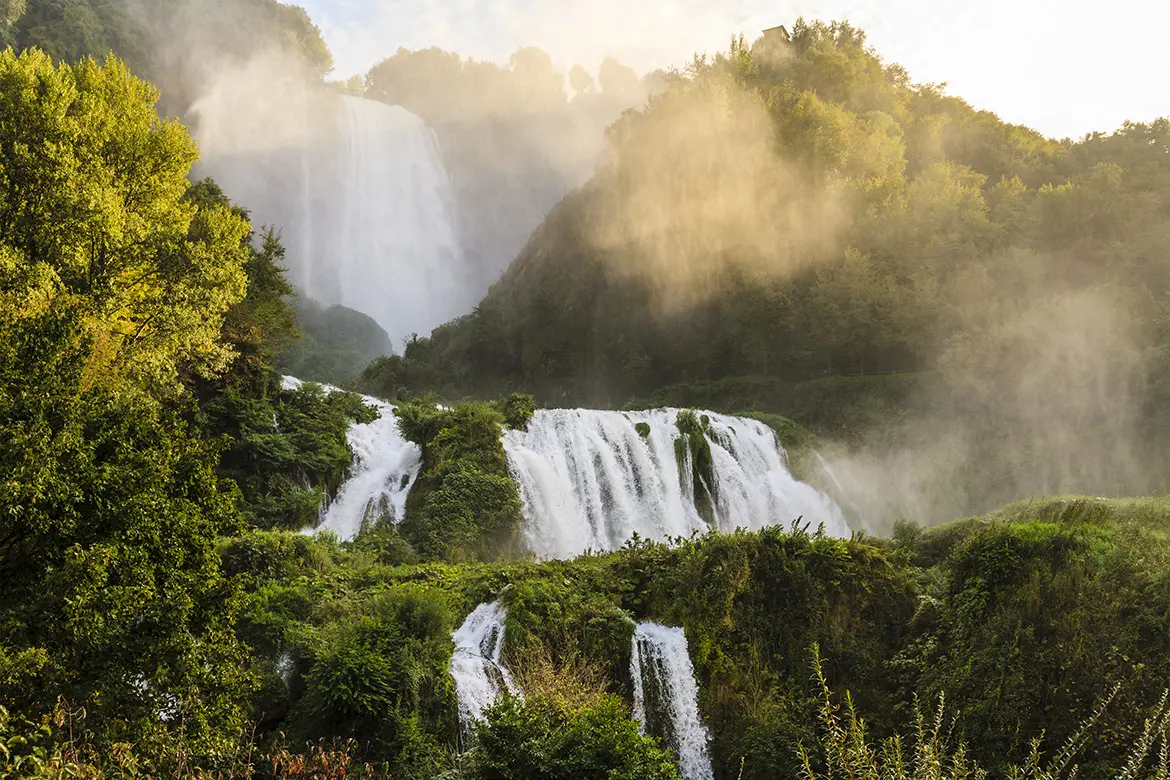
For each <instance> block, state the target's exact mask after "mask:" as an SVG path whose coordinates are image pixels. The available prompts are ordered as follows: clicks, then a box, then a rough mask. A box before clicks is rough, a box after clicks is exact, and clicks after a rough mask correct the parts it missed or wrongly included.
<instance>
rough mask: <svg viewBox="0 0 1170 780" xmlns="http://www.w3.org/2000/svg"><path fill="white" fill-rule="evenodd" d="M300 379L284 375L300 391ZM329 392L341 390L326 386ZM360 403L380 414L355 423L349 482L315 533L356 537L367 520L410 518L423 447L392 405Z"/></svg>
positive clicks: (373, 401) (350, 436)
mask: <svg viewBox="0 0 1170 780" xmlns="http://www.w3.org/2000/svg"><path fill="white" fill-rule="evenodd" d="M300 384H301V380H299V379H297V378H295V377H291V376H286V377H283V378H282V380H281V386H282V387H283V388H284V389H286V390H291V389H294V388H296V387H298V386H299V385H300ZM322 387H324V389H325V390H326V391H327V392H340V391H339V390H338V389H337V388H336V387H330V386H329V385H322ZM362 400H363V401H364V402H365V403H366V404H368V405H370V406H373V407H374V408H376V409H377V410H378V415H379V416H378V419H377V420H374V421H373V422H372V423H363V424H360V425H357V424H355V425H351V426H350V428H349V433H348V434H347V439H348V441H349V446H350V449H352V450H353V466H352V467H351V468H350V476H349V479H347V480H346V481H345V483H344V484H343V485H342V486H341V490H340V491H338V493H337V495H336V496H334V498H333V500H332V501H330V502H329V505H328V506H327V507H326V508H325V511H324V513H323V515H322V518H321V523H320V525H318V527H317V528H316V529H314V530H316V531H323V530H326V529H328V530H331V531H334V532H335V533H336V534H337V536H338V537H339V538H340V539H341V540H342V541H349V540H350V539H353V538H354V537H355V536H357V535H358V533H359V532H360V531H361V530H362V525H363V524H364V523H365V522H366V520H367V519H372V520H373V519H382V520H389V521H390V522H392V523H395V524H397V523H400V522H401V521H402V518H403V516H404V515H405V514H406V499H407V496H409V495H410V489H411V487H413V486H414V481H415V480H416V479H418V474H419V471H420V470H421V469H422V449H421V448H420V447H419V446H418V445H417V444H414V443H413V442H409V441H407V440H406V439H404V438H402V433H401V431H399V430H398V419H397V418H396V417H395V416H394V407H393V406H391V405H390V404H388V403H386V402H385V401H380V400H378V399H377V398H373V397H371V396H368V395H364V396H362Z"/></svg>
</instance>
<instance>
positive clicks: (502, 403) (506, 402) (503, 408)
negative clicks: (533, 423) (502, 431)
mask: <svg viewBox="0 0 1170 780" xmlns="http://www.w3.org/2000/svg"><path fill="white" fill-rule="evenodd" d="M492 406H493V407H494V408H495V409H496V410H497V411H498V412H499V413H500V414H502V415H503V416H504V422H506V423H507V424H508V427H509V428H513V429H515V430H518V431H526V430H528V421H529V420H531V419H532V415H533V414H535V413H536V399H535V398H533V397H532V396H530V395H522V394H520V393H512V394H511V395H510V396H508V397H507V398H503V399H500V400H499V401H496V402H495V403H494V404H492Z"/></svg>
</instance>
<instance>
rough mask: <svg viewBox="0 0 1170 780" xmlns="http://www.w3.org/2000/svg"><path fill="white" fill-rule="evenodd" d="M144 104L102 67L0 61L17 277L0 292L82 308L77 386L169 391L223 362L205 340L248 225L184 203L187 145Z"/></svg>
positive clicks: (238, 274)
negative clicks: (89, 345)
mask: <svg viewBox="0 0 1170 780" xmlns="http://www.w3.org/2000/svg"><path fill="white" fill-rule="evenodd" d="M157 97H158V93H157V92H156V91H155V89H154V88H153V87H151V86H150V85H148V84H146V83H145V82H142V81H139V80H138V79H136V78H134V77H133V76H132V75H131V74H130V72H129V70H128V69H127V68H126V66H125V65H123V64H122V63H120V62H118V61H116V60H113V59H111V60H109V61H107V62H106V64H105V65H98V64H96V63H95V62H93V61H92V60H88V61H83V62H81V63H79V64H77V65H75V66H64V65H63V66H60V67H55V66H54V65H53V64H52V62H51V61H50V60H49V58H48V57H47V56H46V55H44V54H42V53H40V52H36V51H32V52H27V53H25V54H22V55H20V56H19V57H17V56H15V55H14V54H13V53H12V52H11V51H8V52H0V126H2V127H4V128H6V129H5V130H4V135H5V138H6V139H7V142H6V143H5V144H3V145H2V146H0V204H2V207H0V238H2V240H3V244H4V246H5V248H6V251H8V252H11V253H12V254H10V255H9V257H10V258H11V259H10V260H8V263H9V264H10V265H9V267H11V268H13V269H14V270H15V269H17V268H19V269H20V272H21V273H22V274H24V278H23V279H20V278H19V277H16V276H10V277H9V282H8V284H6V286H8V285H12V284H28V283H29V282H30V281H32V280H36V282H35V283H36V285H37V286H38V287H39V288H40V289H41V290H43V291H44V294H47V295H50V296H54V297H56V296H70V297H72V299H73V300H74V301H76V302H77V303H78V304H82V303H83V304H84V307H85V310H84V312H83V316H84V318H85V321H86V330H87V332H88V335H89V338H91V339H92V341H93V350H92V356H91V359H90V363H89V365H88V366H87V383H89V384H95V383H99V382H115V383H117V382H132V383H133V384H135V385H137V386H139V387H146V388H150V389H162V388H167V387H170V388H174V386H175V385H176V383H177V380H178V378H179V376H180V375H181V374H188V373H193V374H196V375H201V376H212V375H214V374H216V373H217V372H220V371H222V370H223V369H224V368H225V367H226V366H227V365H228V364H229V362H230V360H231V358H232V353H231V351H230V349H228V348H227V347H226V346H225V345H224V344H222V343H221V342H220V340H219V335H220V329H221V326H222V323H223V320H224V315H225V313H226V312H227V311H228V309H229V308H230V307H231V306H233V305H234V304H236V303H238V302H239V301H240V300H241V299H242V298H243V296H244V292H245V285H246V281H247V279H246V276H245V271H244V266H245V263H246V253H245V250H244V247H243V243H242V242H243V239H244V237H245V236H246V235H247V233H248V230H249V228H248V224H247V222H246V221H245V220H244V219H241V218H240V217H239V216H238V215H237V214H235V213H233V212H232V211H231V210H230V209H228V208H225V207H222V206H213V207H210V208H195V207H194V206H192V205H190V204H188V203H187V202H185V201H184V199H183V195H184V193H185V192H186V190H187V188H188V182H187V173H188V172H189V170H190V168H191V164H192V163H193V162H194V160H195V155H196V151H195V145H194V142H193V141H192V140H191V138H190V137H189V136H188V135H187V132H186V130H185V129H184V128H182V127H181V126H180V125H178V124H177V123H175V122H164V121H161V120H160V119H159V118H158V116H157V114H155V112H154V103H155V100H156V99H157ZM9 289H10V290H11V289H13V288H12V287H9ZM26 290H27V292H26V294H31V293H32V289H31V288H26Z"/></svg>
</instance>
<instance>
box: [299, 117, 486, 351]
mask: <svg viewBox="0 0 1170 780" xmlns="http://www.w3.org/2000/svg"><path fill="white" fill-rule="evenodd" d="M339 136H340V137H339V142H340V143H339V148H338V149H336V152H337V156H336V157H335V163H336V170H337V173H338V174H339V179H338V180H337V181H336V182H335V184H334V186H335V187H336V197H337V198H338V200H339V203H337V204H336V205H338V206H339V207H340V210H339V212H335V213H334V214H333V215H332V220H333V224H331V225H330V224H326V225H324V226H322V225H318V224H317V222H318V220H317V218H316V216H315V215H314V217H313V219H312V220H311V221H310V223H309V226H310V227H311V228H312V230H313V241H314V245H313V246H314V248H313V253H314V256H313V266H314V271H315V276H316V277H325V278H327V279H329V281H327V282H325V283H324V284H321V283H318V282H313V283H312V286H311V287H308V288H307V289H308V292H309V295H310V296H312V297H314V298H318V299H319V300H322V301H323V302H325V303H337V304H341V305H342V306H347V307H349V308H351V309H356V310H357V311H360V312H363V313H364V314H368V315H369V316H371V317H373V318H374V319H375V320H377V322H378V324H379V325H381V326H382V327H383V328H384V329H385V330H386V332H387V334H389V336H390V338H391V341H392V342H394V343H401V339H402V338H404V337H406V336H408V335H410V334H412V333H421V334H424V335H425V334H429V333H430V331H431V329H432V328H434V327H436V326H438V325H440V324H442V323H443V322H446V321H447V320H449V319H451V318H453V317H455V316H458V315H459V314H462V313H464V312H465V311H467V310H469V309H470V308H471V306H472V304H473V303H474V301H472V300H470V297H469V296H470V295H471V290H470V284H469V274H468V271H467V269H466V268H465V267H464V264H463V256H462V251H461V249H460V246H459V239H458V236H457V234H456V229H455V219H454V197H453V195H452V192H451V185H450V182H449V180H448V178H447V173H446V171H445V170H444V168H443V161H442V157H441V155H440V152H439V148H438V144H437V142H436V140H435V136H434V133H432V132H431V130H430V129H429V128H428V127H427V126H426V124H425V123H424V122H423V121H422V120H421V119H419V118H418V117H417V116H415V115H414V114H412V113H410V112H409V111H407V110H406V109H404V108H401V107H399V106H389V105H386V104H384V103H380V102H378V101H374V100H365V99H362V98H356V97H351V96H348V95H345V96H342V97H341V98H340V122H339ZM322 227H324V230H322V229H321V228H322Z"/></svg>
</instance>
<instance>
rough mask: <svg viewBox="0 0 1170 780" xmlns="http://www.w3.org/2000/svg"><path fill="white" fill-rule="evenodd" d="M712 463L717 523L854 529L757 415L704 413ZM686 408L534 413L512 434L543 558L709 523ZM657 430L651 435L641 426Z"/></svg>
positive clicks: (532, 544)
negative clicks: (802, 475) (681, 417)
mask: <svg viewBox="0 0 1170 780" xmlns="http://www.w3.org/2000/svg"><path fill="white" fill-rule="evenodd" d="M704 416H705V417H707V418H708V419H709V425H708V427H707V438H708V440H709V442H710V448H711V458H712V465H713V469H712V471H713V473H712V477H713V481H714V484H713V485H709V486H708V487H709V488H710V490H711V493H712V496H713V499H714V500H713V502H712V512H713V514H714V520H715V524H716V527H717V528H718V529H719V530H722V531H730V530H734V529H735V528H754V529H758V528H763V527H765V526H768V525H776V524H788V523H791V522H792V521H793V520H795V519H796V518H798V517H803V518H804V519H805V520H806V521H809V522H811V523H813V524H814V525H815V524H819V523H824V525H825V530H826V532H828V533H830V534H834V535H839V536H846V535H848V533H849V529H848V526H847V525H846V523H845V520H844V518H843V516H842V514H841V511H840V509H839V508H838V507H837V506H836V504H834V503H833V501H832V499H830V498H828V497H827V496H825V495H823V494H822V493H820V492H818V491H817V490H815V489H814V488H812V487H810V486H809V485H806V484H804V483H802V482H799V481H797V480H796V479H795V478H794V477H793V476H792V474H791V473H790V472H789V471H788V468H787V466H786V465H785V457H786V456H785V454H784V451H783V450H782V449H781V448H780V446H779V444H778V442H777V440H776V435H775V433H774V432H773V431H772V429H771V428H769V427H768V426H766V425H764V424H763V423H761V422H757V421H755V420H745V419H741V418H737V417H727V416H724V415H719V414H706V415H704ZM677 417H678V410H676V409H657V410H653V411H649V412H630V413H622V412H602V411H591V410H584V409H557V410H547V411H545V410H542V411H538V412H536V414H535V415H533V417H532V419H531V420H530V421H529V423H528V430H527V431H508V432H506V433H505V434H504V449H505V451H506V453H507V456H508V464H509V469H510V470H511V473H512V475H513V477H514V478H515V479H516V481H517V483H519V485H520V494H521V498H522V499H523V502H524V514H525V529H524V534H525V537H526V541H527V544H528V546H529V549H531V550H532V551H533V552H534V553H535V554H536V555H538V556H540V557H545V558H549V557H571V556H573V555H577V554H580V553H582V552H585V551H586V550H588V549H593V550H614V549H617V548H619V547H620V546H621V545H622V544H624V543H625V542H626V540H628V539H629V538H630V537H631V536H632V535H633V534H634V533H635V532H637V533H638V534H639V535H640V536H642V537H646V538H651V539H661V538H662V537H664V536H669V537H673V536H688V535H690V534H691V533H692V532H694V531H700V532H702V531H705V530H707V529H708V527H709V526H708V524H707V522H706V521H705V520H704V519H703V518H702V516H700V514H699V511H698V510H697V509H696V507H695V501H694V494H693V489H692V486H693V485H694V473H693V472H694V468H695V466H694V464H693V463H692V462H691V458H690V457H689V455H688V456H687V457H685V458H684V459H683V462H682V463H681V464H680V463H679V458H678V457H677V455H676V450H675V442H676V440H677V439H678V438H679V436H680V434H679V431H678V427H677V425H676V419H677ZM640 423H644V424H645V425H646V426H648V427H649V430H648V433H647V434H646V435H645V436H643V435H642V434H641V433H640V432H639V431H638V430H637V427H636V426H637V425H638V424H640Z"/></svg>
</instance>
